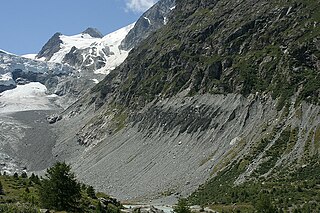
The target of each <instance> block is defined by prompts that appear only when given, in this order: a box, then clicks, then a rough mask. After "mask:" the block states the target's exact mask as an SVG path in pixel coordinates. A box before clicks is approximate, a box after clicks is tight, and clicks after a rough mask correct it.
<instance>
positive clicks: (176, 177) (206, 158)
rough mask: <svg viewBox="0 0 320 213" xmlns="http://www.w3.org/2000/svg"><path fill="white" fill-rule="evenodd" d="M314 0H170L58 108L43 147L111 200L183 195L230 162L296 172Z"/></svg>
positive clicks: (312, 102)
mask: <svg viewBox="0 0 320 213" xmlns="http://www.w3.org/2000/svg"><path fill="white" fill-rule="evenodd" d="M315 5H316V6H315ZM318 6H320V5H319V2H317V1H312V3H310V2H308V3H300V4H295V3H292V2H287V3H284V4H279V3H278V2H277V1H272V4H271V3H270V1H251V0H245V1H241V2H240V1H227V0H221V1H209V0H201V1H200V0H196V1H194V0H192V1H191V0H190V1H189V0H188V1H182V0H179V1H176V9H174V10H173V13H172V16H171V18H170V20H171V21H169V22H168V23H167V25H165V26H164V27H163V28H161V29H160V30H158V31H156V32H155V33H154V34H152V35H151V36H149V37H148V38H147V39H146V40H144V41H143V42H142V43H141V44H140V45H139V46H138V47H136V48H134V49H133V50H132V51H131V52H130V54H129V56H128V58H127V60H126V61H125V62H124V63H123V64H122V65H120V66H119V67H118V68H117V69H115V70H113V71H112V72H111V73H110V74H109V75H108V76H107V77H106V78H105V79H104V80H103V81H102V82H100V83H99V84H98V85H96V86H95V87H94V88H93V89H92V91H91V94H90V95H89V94H88V95H86V96H85V97H83V98H81V99H80V100H78V102H77V103H75V104H74V105H73V106H71V107H70V108H69V109H68V110H66V111H65V112H64V113H63V119H62V120H61V121H60V122H58V123H57V124H56V126H57V128H58V129H59V132H60V138H59V139H58V143H57V145H56V147H55V150H54V152H55V153H58V154H59V156H60V157H61V158H62V159H66V160H67V161H68V162H71V163H72V164H73V167H74V169H75V171H76V172H77V173H78V175H79V177H81V178H82V179H83V180H84V181H87V182H89V183H90V184H91V185H94V186H95V187H97V188H100V189H103V190H104V191H106V192H108V193H111V194H112V195H115V196H117V197H119V198H120V199H138V200H143V199H147V198H148V200H149V199H150V198H158V197H161V196H164V195H171V196H175V195H180V194H181V195H187V194H189V193H190V192H192V191H193V190H195V189H196V188H197V187H198V186H199V185H200V184H202V183H204V182H205V181H206V180H207V179H208V178H210V177H211V176H212V175H216V174H217V172H218V171H221V170H223V169H224V168H226V167H228V165H234V164H236V163H239V162H243V163H242V164H241V166H243V168H244V170H241V173H240V174H237V175H235V176H234V177H233V178H234V179H233V180H235V181H234V183H235V184H241V183H243V182H245V181H249V180H252V179H254V178H260V177H261V178H266V177H270V178H272V177H275V175H277V174H278V173H277V171H279V168H282V169H283V170H285V171H287V170H286V169H288V170H290V171H293V172H294V171H298V170H297V169H298V168H300V167H301V163H302V162H306V163H307V164H308V162H309V161H308V160H306V159H310V158H312V156H314V155H317V154H316V153H318V152H319V146H311V145H310V143H311V144H312V143H316V144H318V143H319V137H318V136H317V135H318V134H319V128H320V127H319V122H320V117H319V112H320V108H319V105H318V104H319V91H320V90H319V89H320V85H319V81H318V79H319V69H318V64H319V39H320V38H319V34H318V32H319V30H318V26H319V23H320V20H319V17H320V16H318V15H317V14H318V13H317V12H318V11H317V10H316V9H315V8H318ZM305 14H310V15H305ZM302 20H303V21H302ZM306 34H308V35H309V36H304V35H306ZM288 134H289V135H291V136H290V138H291V139H290V140H289V139H288V140H285V141H286V143H285V144H284V145H283V147H282V148H281V149H279V150H278V151H277V152H276V154H274V155H275V156H273V155H271V154H270V153H272V152H270V151H271V150H273V149H277V148H278V144H279V141H282V138H283V137H287V135H288ZM308 138H309V139H308ZM310 138H313V139H312V140H310ZM265 141H267V146H265V144H266V142H265ZM261 144H262V145H263V146H262V145H261ZM307 144H309V145H307ZM260 145H261V146H260ZM79 147H81V148H79ZM257 147H258V148H259V147H260V148H259V149H257ZM284 147H285V148H284ZM306 153H308V154H306ZM310 153H312V154H310ZM307 156H309V157H307ZM266 162H267V163H266ZM236 165H237V164H236ZM261 166H264V170H260V169H259V168H260V167H261ZM239 171H240V170H239Z"/></svg>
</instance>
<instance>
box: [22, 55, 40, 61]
mask: <svg viewBox="0 0 320 213" xmlns="http://www.w3.org/2000/svg"><path fill="white" fill-rule="evenodd" d="M36 55H37V54H25V55H22V56H21V57H24V58H28V59H33V60H35V59H36Z"/></svg>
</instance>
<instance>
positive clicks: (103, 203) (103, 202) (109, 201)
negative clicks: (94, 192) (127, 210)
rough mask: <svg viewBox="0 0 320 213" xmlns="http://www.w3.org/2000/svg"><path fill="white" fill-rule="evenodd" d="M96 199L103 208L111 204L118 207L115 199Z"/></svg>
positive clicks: (118, 203) (118, 204)
mask: <svg viewBox="0 0 320 213" xmlns="http://www.w3.org/2000/svg"><path fill="white" fill-rule="evenodd" d="M98 199H99V201H100V203H101V204H102V207H103V208H106V207H107V206H108V204H112V205H114V206H120V202H119V201H117V199H115V198H103V197H99V198H98Z"/></svg>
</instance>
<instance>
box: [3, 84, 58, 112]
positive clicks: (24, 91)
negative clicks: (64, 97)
mask: <svg viewBox="0 0 320 213" xmlns="http://www.w3.org/2000/svg"><path fill="white" fill-rule="evenodd" d="M46 91H47V88H46V87H45V86H44V85H43V84H41V83H38V82H32V83H29V84H26V85H17V87H16V88H15V89H12V90H7V91H4V92H2V93H0V114H1V113H12V112H19V111H30V110H51V109H53V108H55V106H54V105H53V104H52V103H51V102H50V99H52V98H54V97H52V96H49V95H47V94H46Z"/></svg>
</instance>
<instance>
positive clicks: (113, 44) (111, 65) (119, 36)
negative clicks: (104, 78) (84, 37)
mask: <svg viewBox="0 0 320 213" xmlns="http://www.w3.org/2000/svg"><path fill="white" fill-rule="evenodd" d="M134 25H135V23H133V24H130V25H128V26H126V27H124V28H121V29H119V30H117V31H115V32H113V33H110V34H108V35H106V36H104V37H103V38H102V41H101V45H102V47H105V46H108V47H109V48H110V51H111V52H113V53H114V55H110V56H108V57H107V62H106V66H105V67H103V68H101V69H99V70H96V71H95V73H96V74H97V73H101V74H109V72H110V71H111V70H114V69H115V68H116V67H117V66H119V65H120V64H121V63H122V62H123V61H124V60H125V59H126V58H127V57H128V54H129V51H125V50H121V49H120V48H119V46H120V44H121V41H122V40H123V39H124V38H125V37H126V35H127V34H128V32H129V31H130V30H131V29H132V28H133V27H134Z"/></svg>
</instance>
